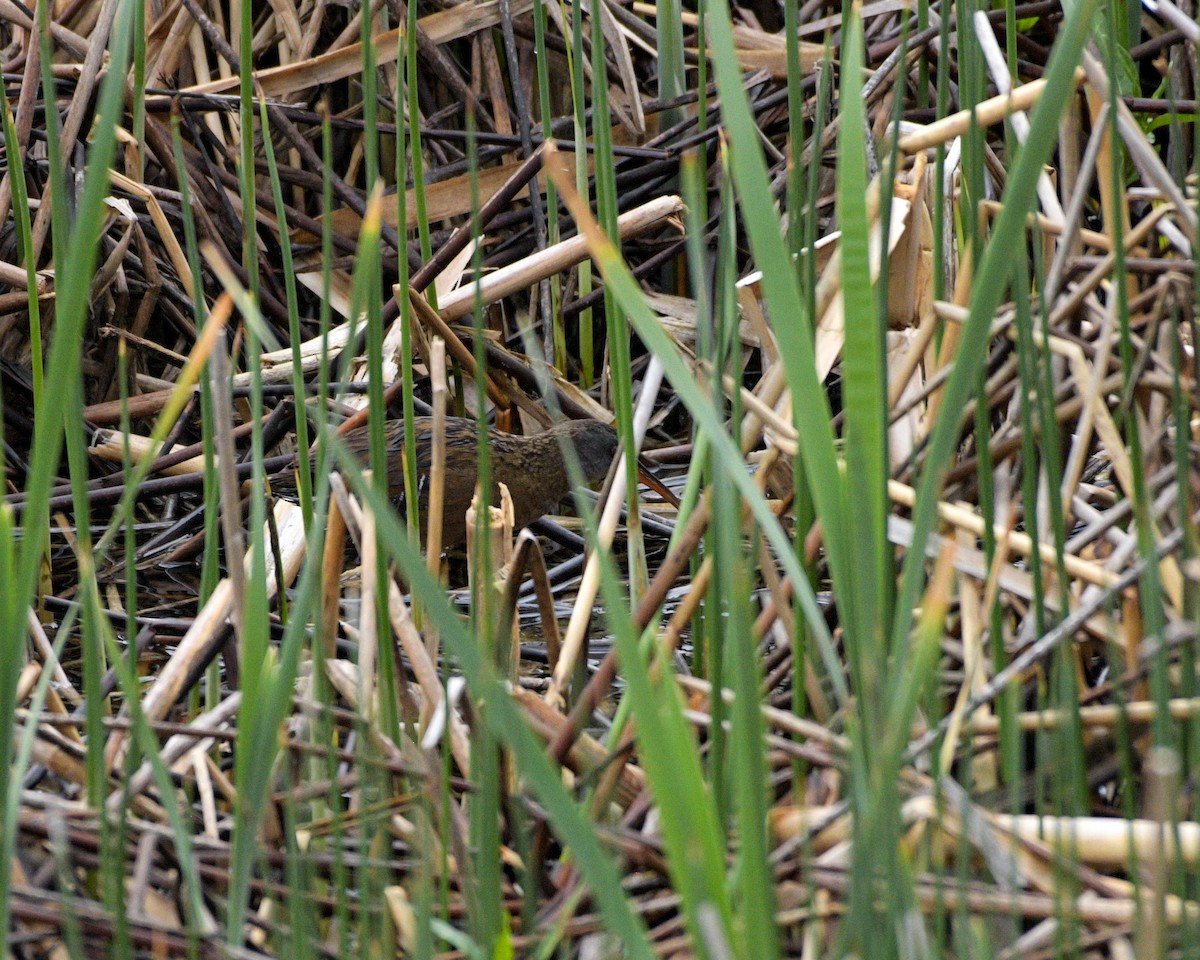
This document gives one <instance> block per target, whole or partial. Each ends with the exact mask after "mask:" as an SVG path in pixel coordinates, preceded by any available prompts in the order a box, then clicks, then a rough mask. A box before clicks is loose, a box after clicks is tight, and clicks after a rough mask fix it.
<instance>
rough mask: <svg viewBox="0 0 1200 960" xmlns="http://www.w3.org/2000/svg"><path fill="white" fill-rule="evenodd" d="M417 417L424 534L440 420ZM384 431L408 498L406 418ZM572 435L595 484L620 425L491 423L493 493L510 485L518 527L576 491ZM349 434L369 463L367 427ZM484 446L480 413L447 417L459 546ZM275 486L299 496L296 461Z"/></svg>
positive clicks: (448, 490)
mask: <svg viewBox="0 0 1200 960" xmlns="http://www.w3.org/2000/svg"><path fill="white" fill-rule="evenodd" d="M413 425H414V427H415V428H416V436H417V477H418V486H419V488H420V491H421V499H420V514H421V535H422V537H423V536H424V535H425V529H426V514H427V511H428V507H429V490H428V479H429V466H430V460H431V456H432V453H431V431H432V429H433V420H432V418H430V417H416V418H414V420H413ZM384 434H385V439H386V444H387V453H388V495H389V496H390V497H392V498H393V500H394V501H396V502H397V503H401V502H402V500H403V497H404V476H403V473H402V470H401V457H402V453H403V450H404V421H403V420H389V421H388V422H387V424H385V426H384ZM564 437H565V438H566V439H567V440H569V441H570V442H571V443H572V445H573V446H574V447H575V452H576V454H577V455H578V457H579V462H580V466H581V467H582V469H583V475H584V478H585V479H586V480H587V482H588V483H589V484H595V483H597V482H599V481H600V480H602V479H604V475H605V474H606V473H607V472H608V467H609V464H610V463H611V462H612V458H613V455H614V454H615V453H616V450H617V434H616V431H615V430H613V428H612V427H610V426H608V425H607V424H604V423H601V422H600V421H598V420H569V421H567V422H566V423H559V424H556V425H555V426H553V427H551V428H550V429H549V430H546V431H544V432H542V433H536V434H534V435H532V436H528V437H522V436H517V435H516V434H511V433H502V432H500V431H499V430H496V429H494V428H492V429H489V430H488V439H489V441H490V446H491V452H492V496H493V498H496V497H498V496H499V494H498V489H499V487H498V484H501V483H503V484H506V485H507V486H508V491H509V494H510V495H511V496H512V501H513V509H514V513H515V515H516V518H515V519H516V527H517V529H520V528H521V527H525V526H528V525H529V524H531V523H533V521H534V520H537V519H538V518H539V517H541V516H543V515H544V514H546V513H547V512H549V511H550V510H551V509H553V508H554V506H555V504H557V503H558V502H559V501H560V500H562V499H563V498H564V497H565V496H566V495H567V494H568V493H570V492H571V480H570V477H569V476H568V475H567V468H566V464H565V462H564V461H563V455H562V448H561V447H560V445H559V440H560V439H561V438H564ZM342 440H343V442H345V443H346V445H347V446H348V447H349V448H350V449H351V451H352V452H353V453H354V455H355V457H356V458H357V459H358V460H359V462H360V463H363V464H364V465H365V464H366V463H367V462H368V461H369V460H370V453H369V446H370V440H369V434H368V431H367V428H366V427H361V428H359V429H357V430H352V431H350V432H349V433H347V434H346V435H345V436H344V437H343V438H342ZM478 454H479V447H478V438H477V435H476V423H475V421H474V420H468V419H463V418H460V417H447V418H446V470H445V494H444V502H445V509H444V510H443V514H442V545H443V546H445V547H458V546H461V545H463V544H464V543H466V540H467V525H466V512H467V508H468V507H469V506H470V504H471V498H472V497H473V496H474V494H475V483H476V478H477V475H478ZM271 489H272V490H273V491H274V492H275V493H276V495H278V496H281V497H283V498H284V499H287V500H294V499H295V498H296V474H295V471H294V470H293V469H290V468H289V469H287V470H283V471H281V472H280V473H278V474H276V475H275V476H273V477H272V478H271ZM493 502H495V501H494V500H493Z"/></svg>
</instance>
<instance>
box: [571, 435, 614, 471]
mask: <svg viewBox="0 0 1200 960" xmlns="http://www.w3.org/2000/svg"><path fill="white" fill-rule="evenodd" d="M575 450H576V452H577V453H578V455H579V466H580V469H581V470H582V471H583V475H584V477H586V478H587V482H588V483H589V484H594V483H599V482H600V481H601V480H603V479H604V477H605V475H606V474H607V473H608V468H609V465H610V464H611V463H612V458H613V455H614V454H615V453H616V452H617V433H616V431H615V430H613V429H612V427H610V426H608V425H607V424H603V423H600V422H599V421H593V422H591V423H588V424H586V426H585V427H584V428H583V429H582V430H581V431H580V433H579V434H578V435H577V436H576V437H575Z"/></svg>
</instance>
